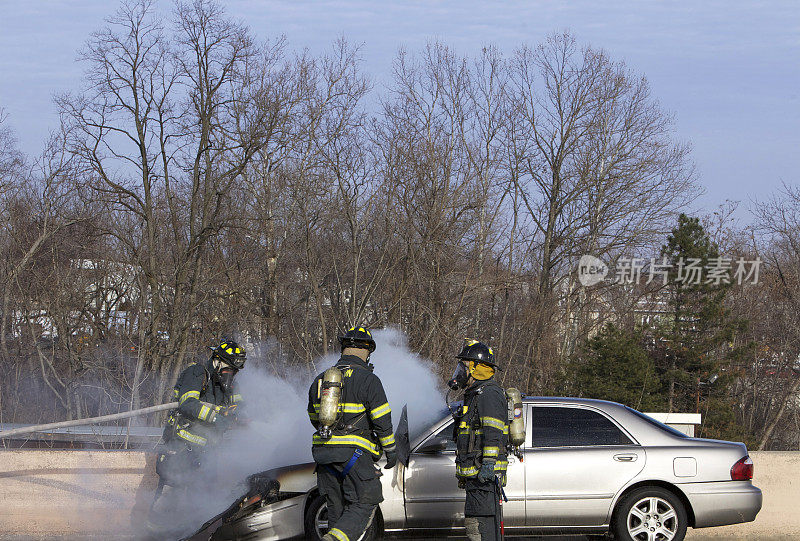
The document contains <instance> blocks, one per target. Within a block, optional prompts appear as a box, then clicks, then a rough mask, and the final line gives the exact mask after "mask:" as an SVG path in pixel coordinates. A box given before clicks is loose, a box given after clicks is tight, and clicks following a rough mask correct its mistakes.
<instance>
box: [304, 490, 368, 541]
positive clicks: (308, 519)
mask: <svg viewBox="0 0 800 541" xmlns="http://www.w3.org/2000/svg"><path fill="white" fill-rule="evenodd" d="M378 522H379V521H378V517H377V516H376V517H375V518H374V519H373V520H372V523H371V524H370V525H369V528H367V532H366V534H364V537H362V538H361V539H362V541H376V540H377V539H380V531H379V530H380V528H379V526H378ZM304 526H305V531H306V539H310V540H312V541H321V539H322V536H323V535H325V533H326V532H327V531H328V528H329V527H330V526H329V525H328V504H327V503H325V498H324V497H322V496H321V495H319V494H314V495H313V496H312V499H311V503H309V504H308V507H307V508H306V516H305V521H304Z"/></svg>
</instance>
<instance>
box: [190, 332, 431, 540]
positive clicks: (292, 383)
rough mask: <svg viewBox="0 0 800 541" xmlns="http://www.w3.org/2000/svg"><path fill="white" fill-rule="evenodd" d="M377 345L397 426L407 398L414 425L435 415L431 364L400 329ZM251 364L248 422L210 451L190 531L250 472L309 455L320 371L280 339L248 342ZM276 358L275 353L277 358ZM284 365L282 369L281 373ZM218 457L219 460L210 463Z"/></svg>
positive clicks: (243, 377) (326, 362)
mask: <svg viewBox="0 0 800 541" xmlns="http://www.w3.org/2000/svg"><path fill="white" fill-rule="evenodd" d="M372 334H373V337H374V338H375V342H376V346H377V347H376V350H375V352H374V353H373V354H372V356H371V358H370V362H372V363H373V364H374V366H375V374H376V375H377V376H378V377H379V378H380V379H381V381H382V382H383V386H384V389H385V390H386V395H387V398H388V400H389V405H390V406H391V408H392V422H393V424H394V426H395V427H396V426H397V422H398V420H399V418H400V412H401V410H402V408H403V406H404V405H406V404H407V405H408V419H409V426H410V427H411V428H412V430H411V432H412V433H413V432H414V427H415V426H416V427H421V426H423V425H424V424H427V423H430V422H432V421H435V420H436V417H437V415H438V414H440V412H441V410H442V407H443V405H444V398H443V395H442V393H441V391H440V390H439V387H438V382H437V378H436V376H435V371H434V367H433V364H432V363H431V362H430V361H427V360H425V359H423V358H421V357H420V356H419V355H417V354H416V353H414V352H412V351H411V350H409V348H408V341H407V339H406V337H405V335H404V334H403V333H402V332H401V331H400V330H398V329H395V328H386V329H381V330H376V331H373V333H372ZM247 349H248V350H249V351H248V365H247V366H246V367H245V369H244V370H242V371H241V372H240V373H239V374H238V375H237V378H236V385H237V388H238V392H239V393H240V394H241V395H242V397H243V398H242V412H241V416H242V418H243V420H244V421H243V424H242V425H241V426H239V427H237V428H235V429H233V430H230V431H229V432H228V433H227V434H226V435H225V439H224V440H223V441H222V442H221V443H220V444H219V445H218V446H217V447H216V448H215V449H214V450H213V451H212V452H210V453H209V454H208V457H207V458H212V457H213V459H214V460H213V461H212V460H207V461H206V466H205V467H204V468H203V470H202V472H201V473H199V474H198V475H202V476H203V479H202V482H201V484H200V486H202V487H204V489H203V490H201V491H198V492H197V494H192V495H190V499H191V500H192V501H190V502H188V503H189V505H188V509H190V512H189V514H188V516H186V517H185V518H186V525H187V527H186V528H187V533H188V532H190V531H192V530H193V529H196V528H199V526H200V525H202V524H203V523H204V522H205V521H206V520H208V519H209V518H211V517H213V516H215V515H216V514H218V513H220V512H221V511H223V510H224V509H226V508H227V507H228V506H229V505H230V504H231V503H232V502H233V501H234V500H235V499H236V498H237V497H238V496H240V495H242V494H243V493H244V492H245V491H246V484H245V480H246V478H247V476H248V475H251V474H254V473H258V472H262V471H266V470H270V469H272V468H278V467H281V466H287V465H292V464H301V463H304V462H310V461H311V436H312V433H313V430H314V429H313V427H312V425H311V423H310V422H309V419H308V413H307V406H308V389H309V387H310V385H311V382H312V381H313V379H314V377H315V376H316V374H309V373H308V372H307V371H304V372H301V371H292V370H290V369H288V368H287V367H286V365H285V363H283V365H282V366H281V356H280V354H279V351H280V347H279V345H278V344H277V342H275V341H270V342H267V343H261V344H248V346H247ZM276 359H277V361H276ZM337 360H338V355H335V354H330V355H327V356H324V357H322V358H320V359H317V360H315V362H314V363H313V365H314V366H315V367H316V369H317V370H318V371H319V372H322V371H324V370H325V369H326V368H328V367H329V366H332V365H334V364H335V363H336V361H337ZM276 373H279V374H280V375H276ZM211 462H216V463H217V466H216V467H213V466H210V465H209V463H211Z"/></svg>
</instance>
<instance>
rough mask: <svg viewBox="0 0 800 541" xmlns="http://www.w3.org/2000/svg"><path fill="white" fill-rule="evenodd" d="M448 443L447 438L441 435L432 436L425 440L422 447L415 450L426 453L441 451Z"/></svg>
mask: <svg viewBox="0 0 800 541" xmlns="http://www.w3.org/2000/svg"><path fill="white" fill-rule="evenodd" d="M449 443H450V440H449V439H447V438H442V437H439V438H433V439H432V440H429V441H427V442H425V444H424V445H423V446H422V447H420V448H419V449H417V452H418V453H422V454H426V455H432V454H436V453H441V452H442V451H444V450H445V449H447V446H448V444H449Z"/></svg>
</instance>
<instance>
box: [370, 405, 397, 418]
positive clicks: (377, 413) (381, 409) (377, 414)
mask: <svg viewBox="0 0 800 541" xmlns="http://www.w3.org/2000/svg"><path fill="white" fill-rule="evenodd" d="M389 413H392V408H390V407H389V403H388V402H387V403H386V404H381V405H380V406H378V407H377V408H374V409H373V410H372V411H370V412H369V416H370V417H372V420H373V421H374V420H375V419H380V418H381V417H383V416H384V415H387V414H389Z"/></svg>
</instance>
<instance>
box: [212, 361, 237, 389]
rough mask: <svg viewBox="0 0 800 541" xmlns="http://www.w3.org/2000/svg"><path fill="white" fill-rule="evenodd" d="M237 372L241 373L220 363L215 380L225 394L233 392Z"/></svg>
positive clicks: (215, 373)
mask: <svg viewBox="0 0 800 541" xmlns="http://www.w3.org/2000/svg"><path fill="white" fill-rule="evenodd" d="M237 372H239V371H238V370H236V369H235V368H231V367H230V366H228V365H225V364H222V363H220V365H219V367H218V368H217V369H216V370H215V371H214V379H215V380H216V382H217V385H219V386H220V387H221V388H222V390H223V391H224V392H226V393H229V392H231V391H232V390H233V378H234V377H235V376H236V374H237Z"/></svg>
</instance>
